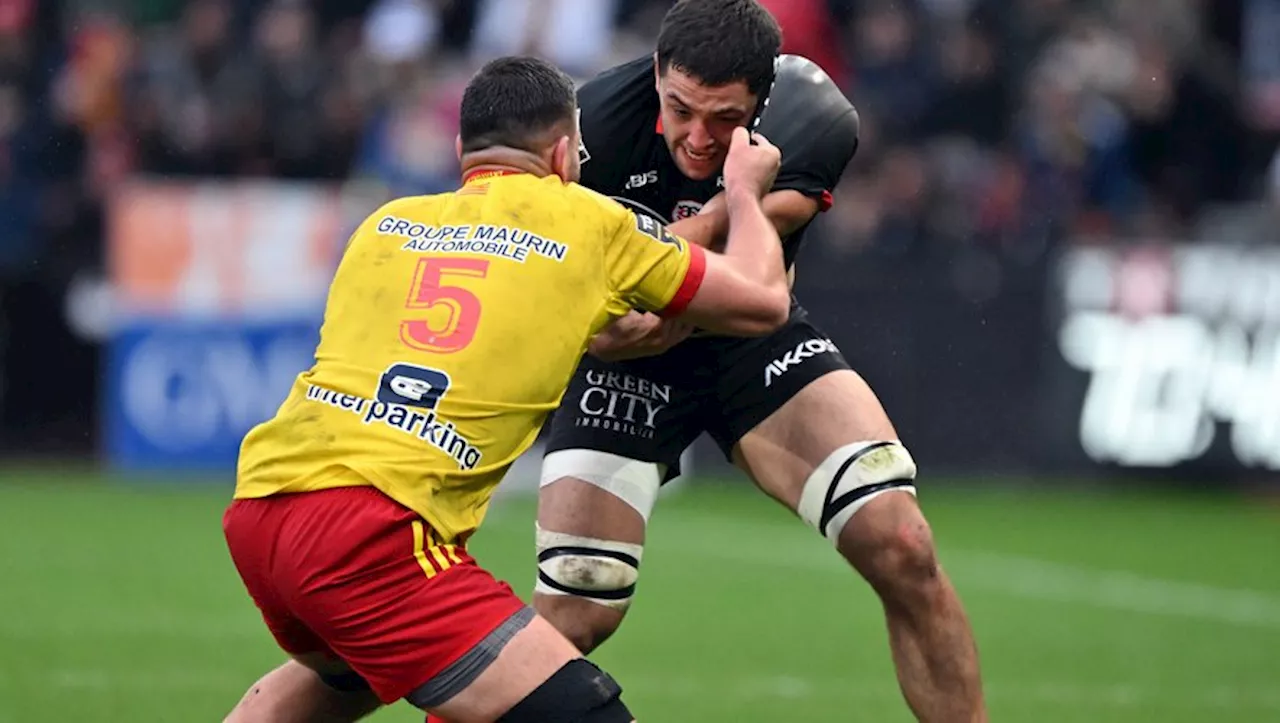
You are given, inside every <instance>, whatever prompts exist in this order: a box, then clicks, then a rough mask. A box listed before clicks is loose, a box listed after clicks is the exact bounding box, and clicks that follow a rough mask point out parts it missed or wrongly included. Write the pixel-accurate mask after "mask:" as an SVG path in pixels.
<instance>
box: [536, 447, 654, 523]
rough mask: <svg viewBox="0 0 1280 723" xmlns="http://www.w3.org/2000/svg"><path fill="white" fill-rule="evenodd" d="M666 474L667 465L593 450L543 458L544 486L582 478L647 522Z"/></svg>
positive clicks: (551, 454)
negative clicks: (565, 479)
mask: <svg viewBox="0 0 1280 723" xmlns="http://www.w3.org/2000/svg"><path fill="white" fill-rule="evenodd" d="M666 473H667V466H666V465H664V464H658V463H656V462H641V461H639V460H635V459H631V458H629V457H623V456H621V455H617V454H610V453H609V452H599V451H596V450H593V449H564V450H560V451H558V452H551V453H549V454H547V456H545V457H543V459H542V482H541V486H543V487H545V486H547V485H549V484H551V483H552V482H555V481H556V480H559V479H562V478H565V477H572V478H574V479H580V480H582V481H583V482H586V483H587V484H590V485H594V486H596V487H599V488H600V489H602V490H604V491H606V492H608V493H610V494H612V495H613V496H614V497H617V498H618V499H620V500H622V501H623V502H625V503H627V505H628V506H630V507H631V509H633V510H635V511H636V512H637V513H639V515H640V516H641V517H642V518H644V521H645V522H646V523H648V522H649V516H650V515H652V514H653V506H654V503H656V502H657V500H658V490H659V489H660V488H661V487H662V480H663V479H664V477H665V475H666Z"/></svg>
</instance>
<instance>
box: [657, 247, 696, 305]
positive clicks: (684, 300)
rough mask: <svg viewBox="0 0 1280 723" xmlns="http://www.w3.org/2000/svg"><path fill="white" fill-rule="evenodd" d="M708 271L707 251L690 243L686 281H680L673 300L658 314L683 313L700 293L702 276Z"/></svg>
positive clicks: (685, 274) (685, 273)
mask: <svg viewBox="0 0 1280 723" xmlns="http://www.w3.org/2000/svg"><path fill="white" fill-rule="evenodd" d="M706 273H707V253H706V252H705V251H703V250H702V247H701V246H695V245H694V244H689V268H688V269H686V270H685V272H684V281H681V282H680V288H678V289H676V293H675V296H672V297H671V301H669V302H668V303H667V305H666V307H665V308H663V309H662V311H660V312H658V315H659V316H662V317H664V318H668V319H669V318H671V317H673V316H679V315H680V314H683V313H684V310H685V309H687V308H688V307H689V302H691V301H693V297H694V296H695V295H696V294H697V293H698V288H699V287H701V286H702V277H703V276H705V275H706Z"/></svg>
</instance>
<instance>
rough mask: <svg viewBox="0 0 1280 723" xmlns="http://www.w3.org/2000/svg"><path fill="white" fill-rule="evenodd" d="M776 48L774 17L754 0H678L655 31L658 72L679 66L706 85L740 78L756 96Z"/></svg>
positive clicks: (769, 77) (765, 85) (765, 84)
mask: <svg viewBox="0 0 1280 723" xmlns="http://www.w3.org/2000/svg"><path fill="white" fill-rule="evenodd" d="M780 47H782V30H781V29H780V28H779V27H778V21H777V20H775V19H774V17H773V15H771V14H769V11H768V10H766V9H764V7H763V6H761V5H760V3H758V2H756V0H680V2H678V3H676V5H675V7H673V8H671V9H670V10H668V11H667V16H666V17H665V18H663V19H662V29H661V30H660V31H658V70H659V71H660V72H662V73H665V72H667V70H668V69H669V68H678V69H679V70H681V71H684V72H686V73H688V74H689V75H692V76H693V77H695V78H697V79H698V80H699V81H701V82H702V83H703V84H704V85H711V86H719V85H726V84H728V83H734V82H737V81H742V82H745V83H746V84H747V89H748V90H750V91H751V92H752V93H753V94H754V95H761V94H762V93H764V92H766V91H767V90H768V89H769V84H770V83H772V82H773V61H774V59H775V58H776V57H777V56H778V49H779V48H780Z"/></svg>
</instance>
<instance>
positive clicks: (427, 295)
mask: <svg viewBox="0 0 1280 723" xmlns="http://www.w3.org/2000/svg"><path fill="white" fill-rule="evenodd" d="M488 273H489V262H488V261H487V260H483V259H459V258H447V257H432V258H424V259H419V260H418V266H417V268H416V269H414V272H413V286H412V287H411V288H410V289H409V299H408V301H406V302H405V308H406V309H415V310H421V311H422V312H424V314H432V313H433V312H436V313H438V310H439V309H444V310H445V311H447V312H448V318H447V319H446V320H445V322H444V324H443V326H442V327H439V328H433V327H432V325H431V323H430V322H429V321H428V320H427V319H426V318H416V319H405V320H403V321H401V322H400V340H401V341H402V342H404V343H405V345H406V346H408V347H409V348H411V349H417V350H419V351H429V352H435V353H437V354H451V353H453V352H455V351H460V350H462V349H465V348H466V346H467V345H468V344H470V343H471V340H472V339H473V338H475V335H476V328H477V327H478V326H479V324H480V299H478V298H476V295H475V294H473V293H471V292H470V291H467V290H466V289H464V288H462V287H459V286H446V285H445V284H444V281H445V280H446V279H445V277H447V276H470V277H472V278H481V279H483V278H484V277H485V275H487V274H488Z"/></svg>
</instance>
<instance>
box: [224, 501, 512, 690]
mask: <svg viewBox="0 0 1280 723" xmlns="http://www.w3.org/2000/svg"><path fill="white" fill-rule="evenodd" d="M222 529H223V531H224V532H225V533H226V537H227V547H228V548H229V549H230V551H231V559H232V561H234V562H235V566H236V570H237V571H239V573H240V578H241V579H242V580H244V584H245V587H246V588H248V590H249V595H250V596H252V597H253V601H254V602H255V603H257V605H258V608H259V609H260V610H261V611H262V617H263V619H264V620H266V623H267V627H268V628H270V629H271V634H272V635H274V636H275V639H276V642H278V643H279V644H280V647H282V648H284V650H285V651H286V652H288V653H291V654H295V655H296V654H303V653H316V652H320V653H327V654H329V655H332V656H335V657H338V658H341V659H342V660H344V661H346V663H347V665H349V666H351V668H352V670H354V671H355V672H356V673H358V674H360V676H361V677H363V678H364V679H365V680H366V681H368V682H369V685H370V687H372V688H373V691H374V693H376V694H377V695H378V697H379V698H380V699H381V700H382V701H383V702H384V703H391V702H393V701H396V700H399V699H401V698H403V697H405V696H406V695H408V694H409V693H411V692H412V691H413V690H414V689H415V688H417V687H418V686H420V685H422V684H423V683H426V682H427V681H429V680H431V678H433V677H434V676H435V675H436V674H438V673H440V672H441V671H442V670H444V668H446V667H447V666H448V665H449V664H450V663H452V662H454V661H455V660H457V659H458V658H459V657H461V656H462V655H463V654H464V653H466V652H467V651H468V650H470V649H471V648H473V647H474V646H475V645H476V644H478V643H479V642H480V641H481V640H483V639H484V638H485V637H486V636H487V635H489V633H491V632H493V631H494V630H495V629H497V627H498V626H499V625H501V624H502V623H503V622H504V621H505V620H506V619H507V618H509V617H511V616H512V615H514V614H515V613H516V612H518V611H519V610H520V609H521V608H523V607H524V603H523V602H522V601H521V600H520V598H519V597H517V596H516V594H515V593H514V592H512V590H511V587H510V586H509V585H507V584H506V583H503V582H499V581H498V580H496V579H494V577H493V576H492V575H490V574H489V573H488V572H486V571H485V570H484V569H482V568H481V567H480V566H479V565H477V564H476V561H475V560H474V559H473V558H472V557H471V556H470V555H468V554H467V552H466V550H465V549H463V548H462V547H460V546H457V547H455V546H454V545H439V544H437V543H436V542H435V537H434V535H433V533H432V530H431V527H430V526H429V525H427V523H426V522H425V521H424V520H423V519H422V518H421V517H420V516H419V515H417V514H416V513H414V512H413V511H411V510H409V509H407V508H405V507H402V506H401V505H400V504H398V503H397V502H395V501H394V500H392V499H391V498H390V497H387V496H386V495H384V494H382V493H381V492H379V491H378V490H377V489H374V488H373V487H349V488H341V489H332V490H324V491H320V492H303V493H299V494H288V495H278V496H275V497H266V498H263V499H249V500H235V501H233V502H232V503H231V506H230V507H228V508H227V511H226V514H225V515H223V518H222Z"/></svg>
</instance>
